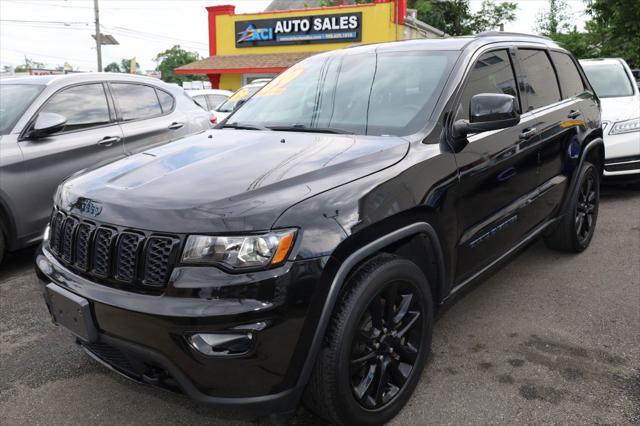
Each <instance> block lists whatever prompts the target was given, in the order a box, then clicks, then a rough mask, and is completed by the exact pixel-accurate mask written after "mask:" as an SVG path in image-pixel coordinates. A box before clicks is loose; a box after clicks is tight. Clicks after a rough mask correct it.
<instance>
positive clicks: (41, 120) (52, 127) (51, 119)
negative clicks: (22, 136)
mask: <svg viewBox="0 0 640 426" xmlns="http://www.w3.org/2000/svg"><path fill="white" fill-rule="evenodd" d="M65 124H67V118H66V117H64V116H62V115H60V114H55V113H53V112H41V113H40V114H38V117H36V121H35V122H34V123H33V126H31V130H30V131H29V135H28V137H29V138H33V139H37V138H42V137H45V136H48V135H50V134H52V133H55V132H59V131H60V130H62V129H63V128H64V125H65Z"/></svg>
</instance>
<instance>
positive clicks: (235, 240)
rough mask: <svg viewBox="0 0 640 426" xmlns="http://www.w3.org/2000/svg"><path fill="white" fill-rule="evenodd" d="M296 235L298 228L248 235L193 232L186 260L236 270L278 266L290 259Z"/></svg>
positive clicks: (184, 260)
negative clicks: (196, 233)
mask: <svg viewBox="0 0 640 426" xmlns="http://www.w3.org/2000/svg"><path fill="white" fill-rule="evenodd" d="M295 236H296V231H295V230H294V229H285V230H279V231H273V232H269V233H266V234H260V235H245V236H222V235H221V236H210V235H190V236H189V238H187V243H186V244H185V247H184V250H183V252H182V262H183V263H195V264H210V265H215V264H219V265H222V266H227V267H229V268H232V269H244V268H256V267H265V266H270V265H277V264H279V263H282V262H284V261H285V260H287V256H288V255H289V252H290V251H291V247H292V246H293V240H294V239H295Z"/></svg>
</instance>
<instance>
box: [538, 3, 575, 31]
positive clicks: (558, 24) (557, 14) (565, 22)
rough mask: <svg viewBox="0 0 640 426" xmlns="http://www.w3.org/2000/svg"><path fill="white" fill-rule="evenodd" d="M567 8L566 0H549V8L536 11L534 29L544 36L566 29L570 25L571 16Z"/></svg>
mask: <svg viewBox="0 0 640 426" xmlns="http://www.w3.org/2000/svg"><path fill="white" fill-rule="evenodd" d="M567 9H568V7H567V2H566V0H549V9H548V10H546V9H543V10H541V11H540V12H538V16H537V18H536V31H538V32H539V33H540V34H544V35H546V36H552V35H554V34H557V33H559V32H561V31H568V30H569V28H570V27H571V24H570V22H571V21H570V20H571V16H570V14H569V12H568V10H567Z"/></svg>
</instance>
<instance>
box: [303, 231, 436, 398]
mask: <svg viewBox="0 0 640 426" xmlns="http://www.w3.org/2000/svg"><path fill="white" fill-rule="evenodd" d="M417 234H426V235H427V236H428V237H429V239H430V242H431V244H432V246H433V248H434V253H435V254H436V257H437V259H436V261H437V265H438V270H439V274H438V278H439V281H440V282H439V283H438V285H440V286H441V288H444V287H443V286H444V284H445V282H444V281H445V277H446V271H445V266H444V256H443V253H442V247H441V245H440V239H439V237H438V234H437V232H436V230H435V229H434V228H433V226H431V225H430V224H429V223H426V222H417V223H413V224H411V225H408V226H405V227H403V228H399V229H397V230H395V231H393V232H391V233H389V234H387V235H384V236H382V237H380V238H378V239H376V240H374V241H371V242H370V243H368V244H367V245H365V246H363V247H361V248H359V249H358V250H356V251H354V252H353V253H351V255H349V256H348V257H347V258H346V259H345V260H344V262H342V264H341V265H340V267H339V268H338V271H337V272H336V274H335V276H334V277H333V280H332V282H331V287H330V288H329V292H328V294H327V298H326V301H325V303H324V306H323V308H322V313H321V314H320V319H319V321H318V326H317V327H316V330H315V333H314V335H313V340H312V342H311V346H310V348H309V353H308V354H307V357H306V360H305V362H304V366H303V367H302V371H301V373H300V376H299V377H298V382H297V384H296V388H297V390H298V391H297V392H296V394H297V395H299V396H302V393H303V391H304V388H305V386H306V384H307V382H308V381H309V378H310V377H311V373H312V370H313V366H314V364H315V361H316V357H317V356H318V354H319V353H320V349H321V345H322V341H323V338H324V335H325V332H326V330H327V327H328V325H329V321H330V320H331V314H332V313H333V310H334V308H335V305H336V303H337V302H338V296H339V295H340V290H341V289H342V287H343V286H344V283H345V281H346V278H347V276H348V275H349V272H350V271H352V270H353V268H355V267H356V265H358V264H359V263H360V262H362V261H363V260H365V259H366V258H368V257H370V256H371V255H373V254H375V253H377V252H379V251H380V250H381V249H383V248H384V247H387V246H389V245H390V244H392V243H395V242H397V241H400V240H402V239H404V238H407V237H411V236H414V235H417Z"/></svg>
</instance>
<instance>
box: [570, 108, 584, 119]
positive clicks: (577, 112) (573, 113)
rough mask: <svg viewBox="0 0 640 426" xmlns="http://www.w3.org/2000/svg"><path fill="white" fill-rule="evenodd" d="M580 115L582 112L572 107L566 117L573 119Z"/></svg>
mask: <svg viewBox="0 0 640 426" xmlns="http://www.w3.org/2000/svg"><path fill="white" fill-rule="evenodd" d="M581 115H582V113H581V112H580V111H576V110H573V109H572V110H571V112H570V113H569V114H567V118H571V119H574V118H578V117H580V116H581Z"/></svg>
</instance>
